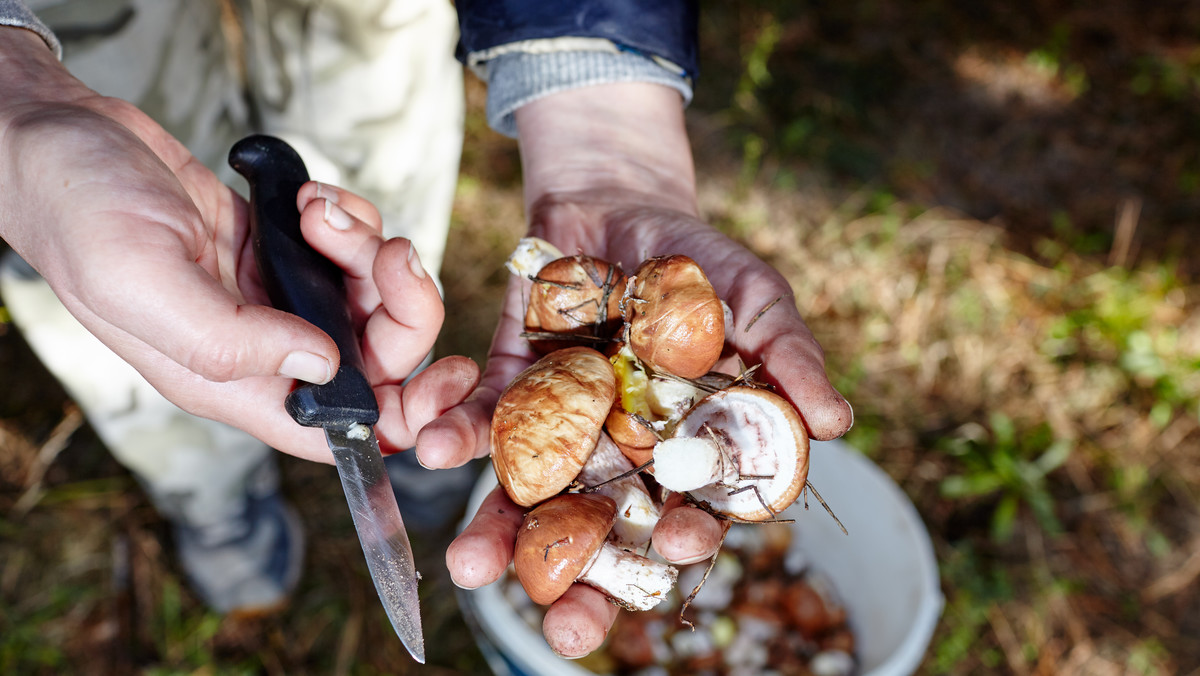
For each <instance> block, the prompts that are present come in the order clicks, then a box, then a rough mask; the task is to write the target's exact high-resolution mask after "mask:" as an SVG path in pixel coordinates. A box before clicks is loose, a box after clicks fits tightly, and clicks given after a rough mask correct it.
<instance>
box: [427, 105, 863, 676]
mask: <svg viewBox="0 0 1200 676" xmlns="http://www.w3.org/2000/svg"><path fill="white" fill-rule="evenodd" d="M517 125H518V129H519V132H520V139H521V155H522V161H523V165H524V169H525V194H526V208H527V213H528V214H529V219H530V231H529V234H530V235H534V236H538V237H542V238H543V239H546V240H548V241H550V242H551V243H552V244H554V245H556V246H557V247H558V248H559V250H561V251H562V252H563V253H565V254H574V253H586V254H589V255H593V256H598V257H600V258H604V259H606V260H609V261H612V262H616V263H620V264H621V265H622V266H623V267H624V269H625V270H627V271H630V270H633V269H634V268H635V267H636V266H637V265H638V263H640V262H641V261H642V260H644V259H646V258H648V257H651V256H656V255H664V254H685V255H687V256H690V257H691V258H693V259H694V260H695V261H696V262H697V263H699V264H700V266H701V267H702V268H703V269H704V270H705V272H706V274H707V275H708V277H709V280H710V281H711V282H712V284H713V287H714V288H715V290H716V292H717V295H718V296H719V297H720V298H722V299H724V300H725V301H726V302H727V303H728V304H729V305H730V307H731V308H732V309H733V314H734V324H735V329H734V330H733V331H732V332H731V333H730V334H728V335H727V340H728V341H729V343H730V344H731V345H732V346H733V347H734V348H735V349H736V350H737V352H738V353H739V354H740V355H741V357H742V359H743V361H744V362H745V363H746V364H758V363H761V364H762V370H761V371H760V372H759V373H758V374H756V377H758V378H760V379H763V380H765V381H767V382H769V383H771V384H773V385H775V386H776V387H777V388H778V390H779V392H780V393H782V394H783V395H784V396H786V397H787V398H789V399H790V400H791V401H792V403H793V404H795V405H796V407H797V409H798V410H799V411H800V413H801V415H802V416H803V419H804V422H805V425H806V426H807V428H808V431H809V433H810V435H811V436H812V437H813V438H815V439H832V438H835V437H838V436H840V435H842V434H844V433H845V432H846V430H848V429H849V428H850V425H851V423H852V419H853V414H852V412H851V409H850V405H849V404H848V403H847V402H846V400H845V399H844V398H843V397H842V396H841V395H840V394H838V392H837V391H836V390H835V389H834V387H833V386H832V384H830V382H829V380H828V378H827V377H826V375H825V369H824V358H823V353H822V351H821V348H820V346H819V345H818V344H817V342H816V340H815V339H814V338H813V335H812V333H811V332H810V331H809V330H808V328H807V327H806V326H805V324H804V322H803V320H802V319H801V318H800V315H799V313H798V311H797V310H796V307H795V303H794V302H791V301H790V298H791V289H790V287H789V285H788V284H787V282H786V280H785V279H784V278H783V276H782V275H780V274H779V273H778V272H777V271H775V270H774V269H773V268H771V267H770V266H769V265H767V264H766V263H764V262H763V261H761V260H760V259H759V258H758V257H756V256H755V255H754V254H752V253H751V252H750V251H748V250H746V249H745V248H744V247H742V246H741V245H739V244H737V243H736V242H734V241H732V240H730V239H729V238H728V237H726V236H724V235H722V234H721V233H720V232H718V231H716V230H715V229H713V228H711V227H709V226H708V225H706V224H705V223H703V222H702V221H701V220H700V219H699V217H698V212H697V207H696V192H695V175H694V170H693V166H692V157H691V151H690V147H689V143H688V139H687V134H686V130H685V128H684V123H683V113H682V106H681V105H680V100H679V97H678V94H676V93H675V92H674V91H673V90H671V89H669V88H666V87H662V86H659V85H653V84H646V83H621V84H609V85H599V86H594V87H585V88H581V89H576V90H570V91H566V92H562V93H558V94H553V95H550V96H547V97H545V98H543V99H539V100H537V101H534V102H533V103H530V104H527V105H526V106H524V107H522V108H520V109H519V110H518V111H517ZM528 284H529V283H528V281H526V280H520V279H515V278H514V279H512V280H511V281H510V284H509V287H508V290H507V294H506V297H505V301H504V311H503V316H502V317H501V320H500V324H499V326H498V327H497V330H496V334H495V337H494V339H493V343H492V348H491V351H490V353H489V356H488V363H487V368H486V370H485V372H484V376H483V379H482V381H481V383H480V386H479V387H478V388H477V389H476V390H475V392H474V393H473V394H472V395H471V397H470V398H469V399H468V401H467V402H465V403H464V404H462V405H460V406H458V407H457V408H454V409H452V410H451V411H450V412H448V413H447V414H446V415H445V416H443V417H442V418H440V419H439V420H437V421H435V422H433V423H431V424H430V425H429V426H427V427H426V428H425V429H424V430H422V431H421V434H420V435H419V437H418V441H417V452H418V454H420V456H421V459H422V461H423V462H424V464H425V465H427V466H430V467H452V466H456V465H459V464H462V463H464V462H466V461H467V460H469V459H471V458H474V457H481V456H483V455H486V454H487V453H488V451H489V448H488V446H489V440H488V435H489V421H490V417H491V413H492V410H493V409H494V407H495V404H496V401H497V399H498V397H499V395H500V392H501V391H503V389H504V387H505V386H506V385H507V384H508V382H509V381H511V380H512V378H513V377H514V376H516V375H517V374H518V373H519V372H520V371H521V370H522V369H524V368H525V367H526V366H528V365H529V364H531V363H532V362H533V361H534V360H535V359H536V355H535V354H534V353H533V352H532V351H531V350H530V349H529V347H528V345H527V344H526V341H525V339H524V338H522V337H521V336H520V333H521V331H522V329H523V326H524V304H523V298H525V297H526V295H527V293H528ZM780 298H782V299H783V301H782V302H777V303H775V304H773V305H772V304H771V303H772V301H775V300H776V299H780ZM768 306H770V307H769V309H768V310H767V311H766V312H763V310H764V308H768ZM752 319H754V321H753V323H752V322H751V320H752ZM751 324H752V325H751ZM668 507H669V509H668V510H667V511H665V512H664V516H663V519H662V521H661V522H660V524H659V527H658V528H656V531H655V537H654V548H655V549H656V550H657V551H658V553H659V554H661V555H662V556H663V557H664V558H666V559H667V560H669V561H672V562H676V563H690V562H694V561H697V560H703V559H704V558H707V557H708V556H710V555H711V554H712V553H713V552H714V551H715V548H716V547H717V546H718V545H719V541H720V536H721V533H722V530H723V529H722V527H721V526H720V525H719V524H718V523H717V522H716V521H715V520H714V519H713V518H712V517H710V516H709V515H707V514H705V513H703V512H701V511H700V510H698V509H696V508H693V507H689V506H684V505H679V504H677V503H676V504H672V505H669V506H668ZM521 514H522V510H521V509H520V508H519V507H517V506H516V505H514V504H513V503H511V502H510V501H508V499H507V497H506V496H504V495H503V493H502V492H497V493H493V494H492V495H491V496H490V497H489V498H488V500H487V501H486V502H485V503H484V505H483V506H482V507H481V508H480V510H479V512H478V513H477V515H476V517H475V519H474V521H473V522H472V523H471V525H470V526H469V527H468V528H467V529H466V530H465V531H464V532H463V533H462V534H461V535H460V536H459V537H458V539H457V540H455V542H454V543H453V544H452V545H451V547H450V549H449V550H448V552H447V565H448V566H449V569H450V573H451V576H452V577H453V579H454V580H455V582H456V583H457V584H459V585H460V586H463V587H468V588H473V587H478V586H481V585H484V584H488V583H490V582H492V581H494V580H496V579H498V578H499V577H500V575H501V574H502V573H503V572H504V569H505V568H506V566H507V565H508V563H509V561H510V560H511V557H512V545H513V540H514V538H515V533H516V529H517V527H518V526H519V524H520V522H521ZM616 613H617V610H616V608H615V607H614V606H612V605H611V604H609V603H607V602H606V601H604V599H603V597H602V595H601V594H600V592H597V591H595V590H592V589H590V588H587V587H585V586H583V585H579V584H577V585H575V586H574V587H573V588H572V590H571V592H569V593H568V594H567V595H566V596H565V597H563V598H562V599H560V600H559V601H557V602H556V603H555V604H554V605H553V606H552V607H551V608H550V609H549V611H548V613H547V616H546V620H545V623H544V625H543V630H544V633H545V635H546V639H547V641H548V642H549V644H550V645H551V647H552V648H553V649H554V650H555V651H556V652H558V653H559V654H561V655H565V656H571V657H578V656H582V655H585V654H587V653H588V652H591V651H592V650H595V649H596V648H597V647H599V645H600V644H601V642H602V641H603V639H604V636H605V635H606V633H607V631H608V629H609V627H611V625H612V623H613V621H614V620H615V618H616Z"/></svg>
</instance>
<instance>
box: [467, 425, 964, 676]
mask: <svg viewBox="0 0 1200 676" xmlns="http://www.w3.org/2000/svg"><path fill="white" fill-rule="evenodd" d="M808 476H809V480H810V481H811V482H812V484H813V485H814V486H815V487H816V488H817V490H818V491H820V494H821V497H822V498H824V500H825V502H826V503H827V504H828V505H829V506H830V508H831V509H832V510H833V511H834V512H835V513H836V514H837V517H838V519H839V520H840V521H841V522H842V524H843V525H845V527H846V530H847V531H848V534H847V533H843V532H842V530H841V528H839V527H838V525H837V523H835V522H834V520H833V519H831V518H830V517H829V515H828V514H826V513H825V510H824V509H822V508H821V507H820V505H818V504H813V502H814V501H811V500H810V504H809V509H807V510H806V509H804V507H803V505H802V504H796V505H793V506H792V507H791V508H789V509H788V510H787V511H786V512H784V514H783V515H782V516H783V517H785V518H790V519H795V523H794V524H792V528H793V538H794V540H795V543H794V544H795V546H796V548H797V549H799V550H800V551H801V552H803V554H804V556H805V558H806V559H807V561H808V562H809V564H810V565H811V567H812V568H813V569H814V570H816V571H819V572H820V573H821V574H823V575H824V576H825V577H826V578H828V579H829V580H830V582H832V584H833V588H834V589H835V590H836V591H837V594H838V596H839V598H840V599H841V601H842V602H843V605H844V606H845V608H846V613H847V616H848V620H849V624H850V628H851V630H852V631H853V633H854V635H855V646H856V647H855V652H856V657H857V659H858V667H859V669H858V673H859V674H861V675H862V676H905V675H907V674H911V673H913V672H914V671H916V670H917V668H918V667H919V666H920V664H921V661H922V660H923V659H924V656H925V652H926V649H927V648H928V647H929V642H930V639H931V638H932V637H933V632H934V630H935V629H936V627H937V622H938V619H939V617H940V616H941V612H942V606H943V602H944V599H943V597H942V593H941V587H940V584H939V579H938V568H937V560H936V558H935V557H934V553H933V545H932V543H931V542H930V540H929V532H928V531H927V530H926V528H925V525H924V523H922V521H921V518H920V516H919V515H918V514H917V510H916V509H915V508H914V507H913V504H912V502H911V501H910V500H909V499H908V497H907V496H906V495H905V494H904V492H903V491H902V490H900V487H899V486H897V485H896V483H895V482H893V481H892V479H891V478H890V477H889V476H888V475H887V474H886V473H884V472H883V470H881V469H880V468H879V467H878V466H876V465H875V464H874V463H872V462H871V461H870V460H869V459H867V458H866V457H865V456H863V455H862V454H861V453H859V452H858V451H856V450H855V449H853V448H851V447H849V446H848V445H847V444H846V443H845V442H842V441H840V440H835V441H825V442H819V441H814V442H812V451H811V455H810V457H809V475H808ZM495 485H496V478H495V476H494V475H493V473H492V472H486V471H485V472H484V475H483V477H482V478H481V479H480V480H479V483H478V484H476V486H475V489H474V491H473V492H472V495H471V501H470V506H469V508H468V511H467V514H468V515H473V514H474V513H475V511H476V510H477V509H478V507H479V505H480V503H482V501H483V499H484V497H486V496H487V494H488V493H489V492H490V491H491V490H492V488H493V487H495ZM500 587H501V585H499V584H491V585H488V586H486V587H482V588H480V589H474V590H470V591H466V590H461V591H460V592H459V602H460V605H461V607H462V609H463V614H464V616H465V617H466V619H467V622H468V624H469V625H470V626H471V627H472V629H473V630H474V631H475V633H476V639H477V640H478V642H479V645H480V648H481V650H482V651H483V653H484V655H485V656H486V657H487V660H488V664H489V665H490V666H491V668H492V670H493V671H494V672H495V674H496V675H497V676H595V675H594V674H592V672H590V671H587V670H585V669H583V668H581V667H580V666H578V665H577V664H575V663H573V662H572V661H570V660H565V659H562V658H560V657H558V656H557V655H555V654H554V653H553V651H551V650H550V648H549V646H547V645H546V642H545V640H544V639H543V638H542V635H541V633H540V632H539V631H536V630H534V629H531V628H530V627H529V626H528V625H527V624H526V623H525V621H524V620H523V619H522V618H521V617H520V616H519V615H518V614H517V612H516V611H515V610H514V609H513V606H512V605H510V604H509V603H508V601H507V600H506V599H505V598H504V594H503V592H502V590H501V588H500Z"/></svg>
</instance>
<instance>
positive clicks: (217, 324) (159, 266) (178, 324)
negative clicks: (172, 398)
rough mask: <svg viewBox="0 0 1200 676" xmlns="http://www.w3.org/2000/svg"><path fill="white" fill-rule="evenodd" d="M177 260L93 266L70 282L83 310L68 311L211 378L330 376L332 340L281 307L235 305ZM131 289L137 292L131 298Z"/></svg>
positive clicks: (210, 280)
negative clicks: (81, 277) (84, 275)
mask: <svg viewBox="0 0 1200 676" xmlns="http://www.w3.org/2000/svg"><path fill="white" fill-rule="evenodd" d="M177 261H178V259H175V260H174V261H172V260H171V259H169V258H150V259H149V260H147V258H146V257H130V256H127V257H126V258H125V260H124V262H123V264H122V265H120V271H119V276H117V274H116V273H117V271H114V270H111V269H110V270H109V271H108V274H105V273H104V271H99V270H95V269H93V271H94V272H95V273H96V274H90V275H89V277H90V279H89V280H87V282H85V283H84V284H83V285H82V286H80V285H76V286H75V288H84V289H87V290H88V291H87V292H86V295H85V296H82V297H81V298H80V304H81V305H82V306H83V311H82V312H80V311H76V310H75V309H73V312H75V313H76V316H78V317H80V319H81V321H83V322H84V324H85V325H87V326H88V328H89V329H92V330H93V333H96V334H97V336H98V337H99V338H100V339H101V340H105V338H106V335H105V334H106V333H108V334H109V335H108V338H110V339H113V340H115V341H116V342H124V341H122V340H121V338H120V334H121V333H127V334H130V335H132V336H133V337H135V338H137V339H138V340H139V341H141V342H143V343H145V344H147V345H149V346H150V347H151V348H153V349H154V350H155V351H157V352H159V353H161V354H162V355H164V356H165V357H167V358H168V359H170V360H171V361H174V362H176V363H177V364H179V365H180V366H182V367H183V368H185V369H187V370H188V371H191V372H193V373H195V374H197V375H199V376H200V377H202V378H204V379H205V380H209V381H212V382H228V381H233V380H239V379H242V378H248V377H252V376H273V375H281V376H286V377H290V378H296V379H298V380H303V381H306V382H311V383H318V384H320V383H325V382H328V381H329V380H330V379H331V378H332V377H333V374H334V373H336V371H337V367H338V363H339V356H338V350H337V345H336V344H335V343H334V341H333V339H332V338H330V337H329V336H328V335H327V334H325V333H324V332H323V331H321V330H320V329H318V328H317V327H315V326H313V325H312V324H310V323H309V322H307V321H305V320H303V319H301V318H299V317H297V316H295V315H292V314H289V313H287V312H283V311H281V310H277V309H274V308H271V307H266V306H263V305H253V304H244V303H241V302H239V300H238V299H237V298H235V297H234V295H233V294H231V293H230V292H229V291H228V290H226V289H225V288H224V287H223V286H222V285H221V284H220V282H219V281H218V280H217V279H215V278H214V277H213V276H212V275H210V274H209V273H208V272H207V271H206V270H204V269H203V268H202V267H201V266H199V265H197V264H195V263H182V264H180V263H178V262H177ZM105 267H109V266H105ZM111 280H119V281H118V282H116V283H114V282H112V281H111ZM132 290H140V292H139V293H138V294H137V297H136V298H134V299H130V295H131V294H130V291H132ZM56 291H57V290H56ZM62 296H63V294H60V297H62ZM88 315H90V316H91V317H92V321H90V322H89V321H88V319H87V317H88ZM106 342H107V341H106ZM110 346H111V344H110Z"/></svg>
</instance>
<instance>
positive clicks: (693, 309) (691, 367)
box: [624, 255, 725, 378]
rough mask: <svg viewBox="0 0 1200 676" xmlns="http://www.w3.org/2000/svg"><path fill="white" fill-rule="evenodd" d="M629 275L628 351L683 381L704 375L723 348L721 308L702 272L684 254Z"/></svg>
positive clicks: (652, 260)
mask: <svg viewBox="0 0 1200 676" xmlns="http://www.w3.org/2000/svg"><path fill="white" fill-rule="evenodd" d="M632 277H633V279H632V281H631V283H630V288H629V289H628V296H629V297H627V298H626V299H625V301H624V309H625V320H626V321H627V322H628V323H629V346H630V348H631V349H632V350H633V353H634V354H636V355H637V357H638V359H641V360H642V361H644V362H646V363H647V364H649V365H650V366H651V367H652V368H654V369H655V370H659V371H666V372H668V373H672V374H674V375H677V376H681V377H683V378H699V377H700V376H702V375H704V374H705V373H708V371H709V370H711V369H712V367H713V366H714V365H715V364H716V363H717V360H718V359H719V358H720V356H721V350H722V349H723V347H724V344H725V309H724V307H723V306H722V305H721V300H720V299H719V298H718V297H717V293H716V291H715V290H714V289H713V287H712V284H711V283H709V281H708V277H706V276H705V275H704V271H703V270H701V269H700V266H699V265H698V264H697V263H696V262H695V261H693V260H692V259H691V258H688V257H687V256H680V255H676V256H662V257H658V258H650V259H647V260H646V261H644V262H643V263H642V264H641V265H639V266H638V268H637V270H636V271H635V272H634V273H633V275H632Z"/></svg>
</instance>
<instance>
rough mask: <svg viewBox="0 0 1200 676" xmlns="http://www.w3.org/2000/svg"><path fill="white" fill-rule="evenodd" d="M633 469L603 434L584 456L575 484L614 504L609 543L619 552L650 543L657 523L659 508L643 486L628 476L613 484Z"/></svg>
mask: <svg viewBox="0 0 1200 676" xmlns="http://www.w3.org/2000/svg"><path fill="white" fill-rule="evenodd" d="M633 469H634V467H633V463H632V462H630V461H629V458H626V457H625V454H624V453H622V452H621V449H619V448H617V445H616V444H615V443H613V441H612V439H609V438H608V435H607V434H601V435H600V441H599V443H598V444H597V445H596V450H594V451H592V454H591V455H590V456H588V460H587V462H586V463H585V464H584V465H583V469H582V470H580V472H579V476H578V477H577V480H578V481H579V483H581V484H583V485H584V486H598V488H596V491H595V492H597V493H599V494H600V495H607V496H608V497H610V498H612V499H613V502H615V503H617V520H616V522H614V523H613V528H612V532H611V533H610V534H609V540H610V541H612V542H613V543H614V544H616V545H617V546H618V547H621V548H623V549H630V550H636V549H639V548H641V547H642V546H644V545H645V544H646V543H648V542H650V536H651V535H652V534H653V533H654V525H655V524H656V523H658V518H659V508H658V505H656V504H655V503H654V500H653V499H652V498H651V497H650V493H649V492H647V491H646V484H645V483H643V482H642V479H641V478H640V477H638V476H637V475H634V474H630V475H628V476H623V477H621V478H620V479H616V480H615V481H614V480H613V477H618V476H621V475H623V474H626V473H628V472H631V471H632V470H633Z"/></svg>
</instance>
